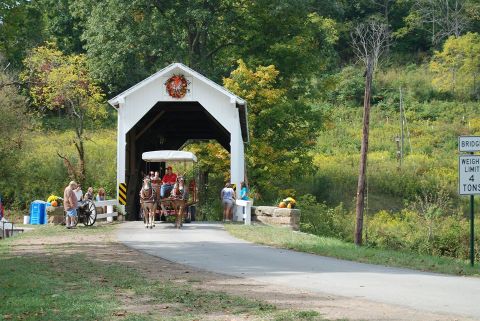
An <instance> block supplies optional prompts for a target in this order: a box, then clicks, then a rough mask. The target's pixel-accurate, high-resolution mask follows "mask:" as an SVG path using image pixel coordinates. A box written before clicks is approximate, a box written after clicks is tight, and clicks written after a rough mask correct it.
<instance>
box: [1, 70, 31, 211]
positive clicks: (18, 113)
mask: <svg viewBox="0 0 480 321" xmlns="http://www.w3.org/2000/svg"><path fill="white" fill-rule="evenodd" d="M3 63H5V62H3ZM17 85H18V82H16V81H15V79H14V78H13V77H12V76H10V75H8V74H6V73H5V72H3V68H0V115H1V117H0V137H1V139H0V177H1V178H2V179H0V191H1V192H2V195H3V197H4V198H5V197H6V199H7V202H11V201H12V200H13V197H14V193H15V188H16V187H17V186H16V185H17V183H16V182H15V176H16V173H17V171H16V164H17V161H18V157H19V151H20V150H21V149H22V147H23V144H24V141H25V139H26V137H27V135H28V130H27V129H28V127H29V125H30V121H29V120H30V119H29V116H28V114H27V109H26V105H27V102H26V97H24V96H22V95H20V93H19V90H18V88H17Z"/></svg>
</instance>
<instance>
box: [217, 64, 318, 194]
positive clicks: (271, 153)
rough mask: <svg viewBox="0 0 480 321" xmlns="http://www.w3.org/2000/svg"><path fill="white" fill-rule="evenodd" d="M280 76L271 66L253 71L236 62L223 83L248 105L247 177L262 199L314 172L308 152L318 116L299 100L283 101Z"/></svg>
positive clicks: (283, 91) (315, 130) (283, 92)
mask: <svg viewBox="0 0 480 321" xmlns="http://www.w3.org/2000/svg"><path fill="white" fill-rule="evenodd" d="M279 75H280V74H279V71H278V70H277V69H276V68H275V67H274V66H272V65H270V66H258V67H256V68H255V70H253V69H250V68H248V67H247V65H246V64H245V63H244V62H243V61H242V60H239V62H238V68H237V69H236V70H234V71H233V72H232V73H231V75H230V77H229V78H225V79H224V85H225V87H226V88H228V89H229V90H231V91H232V92H234V93H235V94H237V95H239V96H240V97H243V98H245V99H246V100H247V101H248V102H249V114H248V117H249V119H248V120H249V130H250V139H251V143H250V145H248V146H247V150H246V159H247V164H248V167H247V168H248V175H249V177H248V178H249V181H250V184H251V185H255V186H257V187H258V188H259V190H260V193H261V194H262V195H263V196H264V198H266V199H272V198H275V197H277V196H278V192H279V190H280V189H281V188H287V187H290V186H289V184H290V183H291V180H292V179H298V178H299V177H301V176H303V175H305V174H308V173H311V172H312V171H313V167H312V160H311V155H310V154H309V151H310V150H311V148H312V147H313V146H314V145H315V138H316V132H317V130H318V129H319V127H320V115H319V113H317V112H315V111H314V110H312V108H311V107H310V106H309V105H308V104H307V103H306V102H305V101H304V100H303V99H298V100H292V99H290V100H289V99H286V97H287V96H288V90H287V89H285V88H281V87H279V86H278V84H277V81H278V78H279Z"/></svg>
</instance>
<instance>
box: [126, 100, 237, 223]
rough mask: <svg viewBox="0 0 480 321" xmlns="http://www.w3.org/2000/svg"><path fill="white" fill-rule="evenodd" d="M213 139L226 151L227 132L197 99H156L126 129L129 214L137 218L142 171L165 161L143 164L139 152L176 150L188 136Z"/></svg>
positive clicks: (187, 139)
mask: <svg viewBox="0 0 480 321" xmlns="http://www.w3.org/2000/svg"><path fill="white" fill-rule="evenodd" d="M212 139H214V140H216V141H217V142H218V143H219V144H220V145H222V146H223V147H224V148H225V149H226V150H227V151H230V133H229V132H228V131H227V130H226V129H225V128H224V127H223V126H222V125H221V124H220V123H219V122H218V121H217V120H216V119H215V118H214V117H212V116H211V115H210V114H209V113H208V111H207V110H206V109H205V108H204V107H203V106H202V105H201V104H199V103H198V102H158V103H157V104H155V106H154V107H153V108H151V109H150V111H149V112H148V113H147V114H146V115H145V116H144V117H143V118H142V119H141V120H140V121H139V122H137V124H136V125H135V126H134V127H133V128H132V129H131V130H130V131H129V132H128V133H127V137H126V141H127V146H126V162H125V163H126V167H125V170H126V182H127V206H126V210H127V212H128V213H136V215H129V217H130V218H132V219H133V218H137V219H138V218H139V209H140V205H139V202H140V199H139V191H140V188H141V180H142V173H146V172H147V171H150V170H154V171H156V170H158V171H160V172H161V173H160V174H161V175H163V172H164V167H165V164H155V163H150V164H148V166H147V164H146V163H145V162H144V161H143V160H142V153H144V152H148V151H154V150H178V149H179V148H181V147H182V146H183V145H184V144H185V143H186V142H187V141H189V140H212Z"/></svg>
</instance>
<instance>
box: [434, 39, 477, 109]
mask: <svg viewBox="0 0 480 321" xmlns="http://www.w3.org/2000/svg"><path fill="white" fill-rule="evenodd" d="M430 70H431V71H432V72H433V73H434V75H435V77H434V78H433V81H432V83H433V85H434V86H435V87H437V88H438V89H439V90H440V91H451V92H452V93H454V94H455V95H457V96H458V97H459V98H463V99H466V98H470V97H472V98H476V99H477V100H478V99H480V85H479V84H478V83H479V78H480V35H479V34H478V33H471V32H469V33H467V34H466V35H464V36H461V37H458V38H455V37H450V38H448V40H447V41H446V42H445V44H444V46H443V50H442V51H441V52H439V51H437V52H435V55H434V57H433V59H432V61H431V63H430Z"/></svg>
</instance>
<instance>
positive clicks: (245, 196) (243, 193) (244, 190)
mask: <svg viewBox="0 0 480 321" xmlns="http://www.w3.org/2000/svg"><path fill="white" fill-rule="evenodd" d="M240 186H241V189H240V199H241V200H244V201H248V200H249V198H248V188H247V184H245V182H241V183H240Z"/></svg>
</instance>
